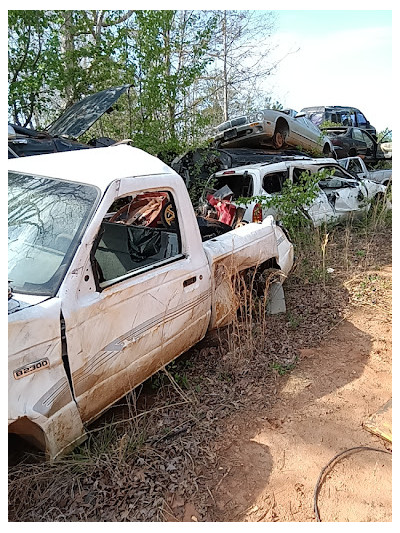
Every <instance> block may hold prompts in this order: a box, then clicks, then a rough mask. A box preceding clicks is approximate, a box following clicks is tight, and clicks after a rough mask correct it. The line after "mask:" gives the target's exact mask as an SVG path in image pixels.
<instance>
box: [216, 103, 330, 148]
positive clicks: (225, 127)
mask: <svg viewBox="0 0 400 533" xmlns="http://www.w3.org/2000/svg"><path fill="white" fill-rule="evenodd" d="M215 143H216V144H217V146H221V147H223V148H227V147H232V148H234V147H244V146H246V147H266V146H273V147H274V148H276V149H277V150H280V149H282V148H284V147H286V146H292V147H301V148H303V149H305V150H311V151H316V152H318V153H323V154H325V155H326V156H327V157H330V156H332V155H333V154H334V150H333V145H332V142H331V140H330V139H329V137H327V136H326V135H324V134H323V133H322V132H321V130H320V129H319V128H318V126H316V125H315V124H313V123H312V122H311V120H309V119H308V118H307V117H306V116H305V113H296V111H294V110H292V109H286V110H284V111H277V110H274V109H264V110H262V111H259V112H257V113H254V114H250V115H248V116H241V117H236V118H233V119H232V120H228V121H226V122H223V123H222V124H220V125H219V126H217V127H216V134H215Z"/></svg>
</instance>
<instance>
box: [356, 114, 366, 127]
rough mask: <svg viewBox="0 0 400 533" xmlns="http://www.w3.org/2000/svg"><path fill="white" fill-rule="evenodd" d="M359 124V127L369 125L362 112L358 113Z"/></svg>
mask: <svg viewBox="0 0 400 533" xmlns="http://www.w3.org/2000/svg"><path fill="white" fill-rule="evenodd" d="M357 123H358V125H359V126H366V125H367V119H366V118H365V117H364V115H363V114H362V113H360V112H358V113H357Z"/></svg>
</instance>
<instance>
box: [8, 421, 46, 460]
mask: <svg viewBox="0 0 400 533" xmlns="http://www.w3.org/2000/svg"><path fill="white" fill-rule="evenodd" d="M8 433H13V434H15V435H18V436H19V437H21V439H23V440H24V441H27V442H28V443H29V444H31V445H32V446H33V447H35V448H37V449H38V450H41V451H43V452H44V451H45V450H46V437H45V434H44V431H43V430H42V428H41V427H40V426H38V425H37V424H35V423H34V422H32V420H30V419H29V418H27V417H26V416H24V417H22V418H18V420H16V421H15V422H13V423H12V424H10V425H9V426H8Z"/></svg>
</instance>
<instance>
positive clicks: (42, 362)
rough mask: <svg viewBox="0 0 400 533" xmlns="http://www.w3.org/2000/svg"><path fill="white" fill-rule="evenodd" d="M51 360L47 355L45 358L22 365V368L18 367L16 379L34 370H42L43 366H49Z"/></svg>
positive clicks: (15, 373)
mask: <svg viewBox="0 0 400 533" xmlns="http://www.w3.org/2000/svg"><path fill="white" fill-rule="evenodd" d="M49 366H50V361H49V360H48V359H47V357H45V358H44V359H40V360H39V361H35V362H34V363H30V364H29V365H25V366H21V368H17V370H14V372H13V375H14V378H15V379H21V378H23V377H25V376H27V375H28V374H32V373H33V372H38V371H39V370H42V368H49Z"/></svg>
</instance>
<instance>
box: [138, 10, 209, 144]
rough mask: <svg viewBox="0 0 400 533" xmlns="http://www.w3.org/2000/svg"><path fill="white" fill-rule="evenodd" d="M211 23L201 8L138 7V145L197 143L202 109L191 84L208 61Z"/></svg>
mask: <svg viewBox="0 0 400 533" xmlns="http://www.w3.org/2000/svg"><path fill="white" fill-rule="evenodd" d="M205 22H207V24H206V23H205ZM212 29H213V19H212V17H207V19H206V20H205V19H204V14H203V13H201V12H189V11H180V12H176V11H167V10H165V11H138V12H136V28H135V47H134V49H133V50H132V53H133V61H134V64H135V66H136V72H135V88H136V112H135V132H134V136H133V138H134V141H135V145H136V146H138V147H141V148H145V149H147V150H148V151H150V152H152V153H159V152H160V144H161V145H162V151H163V152H172V153H178V152H179V151H181V150H183V149H184V148H185V147H186V146H187V145H188V144H190V143H191V142H192V143H193V141H194V136H195V132H196V130H198V129H199V126H200V127H201V123H202V113H201V108H200V106H199V105H198V104H197V102H196V100H195V99H193V98H192V97H191V88H192V87H193V84H194V83H195V81H196V79H197V78H198V77H199V76H200V74H201V73H202V71H203V70H204V69H205V67H206V65H207V61H208V59H207V57H206V52H207V49H208V46H209V45H210V39H211V36H212Z"/></svg>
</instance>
